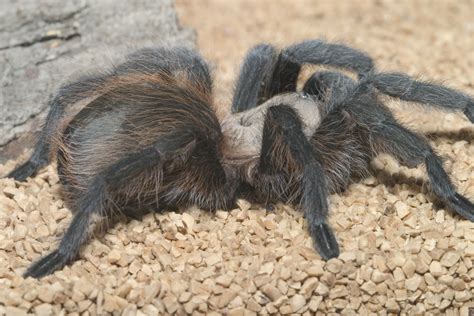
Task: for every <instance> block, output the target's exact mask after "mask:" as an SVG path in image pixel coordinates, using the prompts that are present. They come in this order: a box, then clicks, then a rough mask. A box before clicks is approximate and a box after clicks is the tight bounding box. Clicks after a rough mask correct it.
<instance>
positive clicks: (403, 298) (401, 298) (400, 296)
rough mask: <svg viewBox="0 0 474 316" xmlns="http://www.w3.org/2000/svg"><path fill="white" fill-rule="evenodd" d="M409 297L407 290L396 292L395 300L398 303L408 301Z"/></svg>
mask: <svg viewBox="0 0 474 316" xmlns="http://www.w3.org/2000/svg"><path fill="white" fill-rule="evenodd" d="M407 297H408V294H407V291H406V290H404V289H403V290H395V299H396V300H397V301H406V299H407Z"/></svg>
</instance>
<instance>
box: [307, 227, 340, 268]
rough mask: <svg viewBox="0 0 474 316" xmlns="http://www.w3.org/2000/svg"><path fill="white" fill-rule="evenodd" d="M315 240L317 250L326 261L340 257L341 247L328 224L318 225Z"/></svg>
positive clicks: (314, 234)
mask: <svg viewBox="0 0 474 316" xmlns="http://www.w3.org/2000/svg"><path fill="white" fill-rule="evenodd" d="M312 232H313V240H314V242H315V246H316V249H317V250H318V252H319V254H320V255H321V257H323V259H324V260H329V259H331V258H336V257H338V256H339V245H338V244H337V241H336V237H335V236H334V233H333V231H332V229H331V228H330V227H329V226H328V224H326V223H322V224H319V225H316V226H315V227H314V229H313V231H312Z"/></svg>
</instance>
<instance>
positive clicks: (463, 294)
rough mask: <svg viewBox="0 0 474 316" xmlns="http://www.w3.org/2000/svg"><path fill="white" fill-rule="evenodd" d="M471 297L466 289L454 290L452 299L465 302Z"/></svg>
mask: <svg viewBox="0 0 474 316" xmlns="http://www.w3.org/2000/svg"><path fill="white" fill-rule="evenodd" d="M471 298H472V293H471V292H469V291H468V290H465V291H456V292H455V293H454V299H455V300H456V301H458V302H467V301H469V300H470V299H471Z"/></svg>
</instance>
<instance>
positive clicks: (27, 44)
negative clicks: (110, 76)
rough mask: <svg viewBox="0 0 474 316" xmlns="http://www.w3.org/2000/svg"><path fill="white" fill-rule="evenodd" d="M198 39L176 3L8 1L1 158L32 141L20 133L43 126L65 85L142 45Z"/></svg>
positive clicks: (1, 67) (3, 11)
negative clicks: (52, 102) (53, 99)
mask: <svg viewBox="0 0 474 316" xmlns="http://www.w3.org/2000/svg"><path fill="white" fill-rule="evenodd" d="M194 43H195V34H194V32H193V31H192V30H190V29H183V28H182V27H181V26H180V25H179V22H178V19H177V15H176V12H175V10H174V2H173V0H127V1H121V0H119V1H117V0H78V1H75V0H68V1H63V0H22V1H18V0H1V1H0V162H2V161H4V160H5V159H6V158H11V157H14V156H15V155H17V154H18V153H20V152H21V151H22V150H23V149H24V148H27V147H29V146H31V145H32V143H33V141H31V139H33V138H32V137H30V138H29V139H30V141H27V139H28V138H25V137H23V138H22V137H19V136H21V135H22V134H23V133H25V132H31V131H37V130H38V129H39V126H40V124H39V123H38V122H41V119H42V118H43V117H44V116H45V114H46V112H47V101H48V100H49V98H50V97H51V95H52V94H54V93H55V91H56V89H57V88H58V87H59V86H60V84H61V83H64V82H65V81H67V80H68V79H70V78H71V77H74V76H77V75H78V74H79V73H84V72H88V71H89V72H90V71H93V70H94V68H104V67H108V66H110V65H112V64H113V63H117V62H120V60H121V58H123V56H125V55H126V54H127V53H129V52H131V51H133V50H134V49H137V48H141V47H150V46H158V45H168V46H186V47H194Z"/></svg>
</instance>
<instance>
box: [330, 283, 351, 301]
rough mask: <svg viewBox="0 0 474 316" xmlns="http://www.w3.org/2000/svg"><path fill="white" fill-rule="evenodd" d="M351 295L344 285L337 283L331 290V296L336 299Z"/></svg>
mask: <svg viewBox="0 0 474 316" xmlns="http://www.w3.org/2000/svg"><path fill="white" fill-rule="evenodd" d="M347 295H349V291H348V290H347V288H346V287H345V286H344V285H336V286H335V287H333V288H332V289H331V290H330V292H329V297H330V298H331V299H332V300H334V299H336V298H339V297H347Z"/></svg>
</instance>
